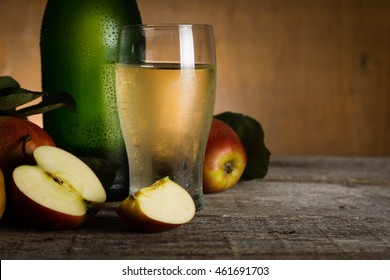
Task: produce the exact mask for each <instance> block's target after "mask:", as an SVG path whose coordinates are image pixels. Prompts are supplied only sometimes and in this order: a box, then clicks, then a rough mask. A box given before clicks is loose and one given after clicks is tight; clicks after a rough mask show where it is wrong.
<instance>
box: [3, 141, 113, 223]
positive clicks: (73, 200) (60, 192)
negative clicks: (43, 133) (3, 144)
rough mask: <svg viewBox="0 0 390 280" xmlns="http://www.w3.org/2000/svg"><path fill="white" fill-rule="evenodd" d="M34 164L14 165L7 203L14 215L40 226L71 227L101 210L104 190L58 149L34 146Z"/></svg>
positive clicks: (73, 158) (76, 161) (77, 162)
mask: <svg viewBox="0 0 390 280" xmlns="http://www.w3.org/2000/svg"><path fill="white" fill-rule="evenodd" d="M34 158H35V160H36V162H37V165H35V166H31V165H22V166H19V167H17V168H16V169H15V170H14V172H13V176H12V184H11V190H10V204H11V208H12V210H13V211H14V213H15V214H17V215H19V216H21V217H22V218H24V219H25V220H26V221H28V222H31V223H32V224H34V225H36V226H40V227H44V228H50V229H71V228H76V227H78V226H80V225H81V224H83V223H84V222H85V221H86V220H87V218H88V217H90V216H92V215H94V214H95V213H96V212H97V211H98V210H100V209H101V207H102V206H103V204H104V202H105V200H106V192H105V190H104V188H103V186H102V184H101V182H100V181H99V179H98V178H97V176H96V175H95V174H94V173H93V171H92V170H91V169H90V168H89V167H88V166H87V165H86V164H85V163H84V162H82V161H81V160H80V159H78V158H77V157H76V156H74V155H72V154H71V153H68V152H66V151H64V150H62V149H60V148H56V147H51V146H41V147H38V148H36V149H35V151H34Z"/></svg>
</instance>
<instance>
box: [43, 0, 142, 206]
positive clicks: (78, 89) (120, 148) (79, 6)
mask: <svg viewBox="0 0 390 280" xmlns="http://www.w3.org/2000/svg"><path fill="white" fill-rule="evenodd" d="M139 23H141V16H140V13H139V10H138V5H137V3H136V0H49V1H48V3H47V6H46V9H45V13H44V17H43V22H42V28H41V41H40V48H41V63H42V89H43V91H44V92H47V93H48V94H56V93H60V92H68V93H70V94H71V95H72V96H73V97H74V99H75V100H76V105H77V113H74V112H71V111H68V110H66V109H58V110H54V111H51V112H48V113H45V114H44V116H43V125H44V128H45V130H46V131H47V132H48V133H49V134H50V135H51V136H52V138H53V139H54V141H55V142H56V144H57V146H59V147H61V148H64V149H66V150H68V151H71V152H73V153H74V154H75V155H77V156H79V157H80V158H82V159H84V160H85V161H86V163H87V164H89V165H90V166H91V167H92V169H93V170H95V172H96V173H97V175H98V176H99V177H100V179H101V181H102V183H103V185H104V186H105V189H106V192H107V196H108V200H119V199H122V198H124V197H126V196H127V195H128V191H129V182H128V178H129V176H128V163H127V156H126V150H125V145H124V141H123V138H122V134H121V130H120V124H119V117H118V113H117V108H116V94H115V76H114V75H115V71H114V67H115V66H114V63H115V56H116V48H117V40H118V35H119V32H120V28H121V26H122V25H124V24H139Z"/></svg>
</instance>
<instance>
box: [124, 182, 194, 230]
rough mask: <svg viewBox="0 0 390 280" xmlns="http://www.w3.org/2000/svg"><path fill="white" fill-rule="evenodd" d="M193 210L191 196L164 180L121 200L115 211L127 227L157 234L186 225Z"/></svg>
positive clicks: (178, 186)
mask: <svg viewBox="0 0 390 280" xmlns="http://www.w3.org/2000/svg"><path fill="white" fill-rule="evenodd" d="M195 211H196V210H195V203H194V201H193V199H192V197H191V195H190V194H189V193H188V192H187V191H186V190H185V189H184V188H182V187H181V186H180V185H178V184H176V183H175V182H173V181H172V180H171V179H169V177H165V178H163V179H160V180H158V181H157V182H155V183H154V184H152V185H151V186H149V187H145V188H142V189H141V190H140V191H138V192H136V193H134V194H132V195H130V196H129V197H128V198H126V199H125V200H123V201H122V202H121V203H120V204H119V207H118V211H117V212H118V215H119V217H121V218H122V219H123V220H124V221H125V222H127V223H128V224H130V225H131V226H133V227H135V228H137V229H139V230H143V231H149V232H157V231H164V230H168V229H172V228H175V227H178V226H180V225H182V224H185V223H187V222H189V221H190V220H192V218H193V217H194V216H195Z"/></svg>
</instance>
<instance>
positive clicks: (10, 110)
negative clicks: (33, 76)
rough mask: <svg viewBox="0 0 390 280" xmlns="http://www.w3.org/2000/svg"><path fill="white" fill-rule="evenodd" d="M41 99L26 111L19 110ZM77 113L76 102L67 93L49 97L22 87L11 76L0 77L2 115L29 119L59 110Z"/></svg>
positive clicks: (0, 108) (0, 112)
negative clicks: (65, 109)
mask: <svg viewBox="0 0 390 280" xmlns="http://www.w3.org/2000/svg"><path fill="white" fill-rule="evenodd" d="M39 97H42V99H43V100H42V101H41V102H40V103H38V104H36V105H33V106H29V107H27V108H24V109H19V110H18V109H17V107H19V106H22V105H24V104H26V103H28V102H31V101H33V100H35V99H37V98H39ZM62 107H64V108H67V109H68V110H71V111H73V112H75V111H76V101H75V100H74V98H73V97H72V96H71V95H70V94H69V93H66V92H63V93H59V94H50V95H47V94H45V93H43V92H37V91H31V90H28V89H24V88H21V87H20V84H19V83H18V82H17V81H16V80H15V79H13V78H12V77H9V76H3V77H0V114H6V115H18V116H21V117H28V116H31V115H35V114H41V113H46V112H48V111H51V110H54V109H57V108H62Z"/></svg>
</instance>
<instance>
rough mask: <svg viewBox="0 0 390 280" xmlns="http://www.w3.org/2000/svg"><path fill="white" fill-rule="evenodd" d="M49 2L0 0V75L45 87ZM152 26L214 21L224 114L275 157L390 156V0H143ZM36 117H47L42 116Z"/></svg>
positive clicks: (219, 94)
mask: <svg viewBox="0 0 390 280" xmlns="http://www.w3.org/2000/svg"><path fill="white" fill-rule="evenodd" d="M45 4H46V0H0V76H3V75H10V76H13V77H14V78H16V79H17V80H18V81H19V82H20V83H21V84H22V86H23V87H25V88H28V89H32V90H40V89H41V86H40V54H39V31H40V24H41V20H42V15H43V12H44V7H45ZM138 5H139V7H140V10H141V14H142V17H143V21H144V23H162V22H165V23H167V22H170V23H172V22H193V23H210V24H212V25H213V26H214V31H215V37H216V44H217V60H218V87H217V104H216V113H219V112H222V111H234V112H241V113H244V114H247V115H250V116H252V117H254V118H255V119H257V120H258V121H260V122H261V123H262V125H263V127H264V130H265V135H266V144H267V146H268V147H269V148H270V150H271V152H272V153H273V154H274V155H347V156H390V147H389V144H390V82H389V81H390V1H388V0H186V1H183V0H138ZM34 121H36V122H37V123H40V119H39V118H34Z"/></svg>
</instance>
